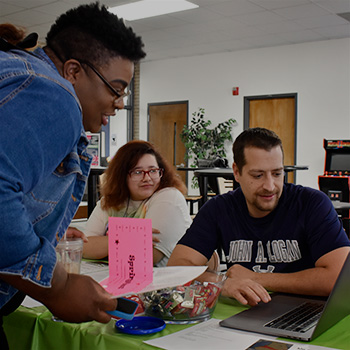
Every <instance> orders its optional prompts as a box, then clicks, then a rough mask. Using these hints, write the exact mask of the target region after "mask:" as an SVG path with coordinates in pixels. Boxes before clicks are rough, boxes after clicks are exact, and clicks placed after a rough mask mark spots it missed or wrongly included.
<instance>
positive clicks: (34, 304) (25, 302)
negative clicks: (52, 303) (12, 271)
mask: <svg viewBox="0 0 350 350" xmlns="http://www.w3.org/2000/svg"><path fill="white" fill-rule="evenodd" d="M21 305H22V306H25V307H29V308H32V307H37V306H43V304H42V303H41V302H40V301H37V300H35V299H33V298H31V297H30V296H29V295H26V297H25V298H24V300H23V301H22V304H21Z"/></svg>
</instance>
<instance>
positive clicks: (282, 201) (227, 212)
mask: <svg viewBox="0 0 350 350" xmlns="http://www.w3.org/2000/svg"><path fill="white" fill-rule="evenodd" d="M233 154H234V163H233V173H234V176H235V179H236V181H237V182H238V183H239V184H240V188H238V189H236V190H235V191H231V192H229V193H226V194H223V195H220V196H216V197H214V198H213V199H211V200H210V201H209V202H207V203H206V204H205V205H204V206H203V207H202V208H201V210H200V211H199V213H198V214H197V215H196V217H195V219H194V221H193V224H192V226H191V227H190V228H189V229H188V230H187V232H186V234H185V235H184V236H183V237H182V238H181V240H180V241H179V242H178V244H177V246H176V248H175V249H174V251H173V254H172V255H171V257H170V259H169V262H168V265H205V264H206V263H207V262H208V260H209V259H210V257H211V256H212V254H213V252H214V251H215V249H218V250H222V251H223V253H224V255H225V258H226V263H227V267H228V271H227V277H228V278H227V280H226V282H225V285H224V288H223V291H222V293H223V295H226V296H230V297H234V298H236V299H237V300H238V301H239V302H241V303H242V304H249V305H252V306H253V305H256V304H258V303H259V302H260V301H263V302H269V301H270V296H269V293H268V291H277V292H286V293H297V294H305V295H320V296H327V295H328V294H329V293H330V292H331V290H332V288H333V285H334V283H335V281H336V279H337V276H338V274H339V272H340V270H341V268H342V265H343V263H344V260H345V258H346V256H347V255H348V253H349V251H350V248H349V246H350V242H349V239H348V237H347V236H346V234H345V231H344V229H343V227H342V223H341V221H340V220H339V218H338V215H337V213H336V211H335V210H334V207H333V205H332V203H331V201H330V199H329V198H328V197H327V196H326V195H325V194H324V193H322V192H320V191H318V190H315V189H311V188H308V187H303V186H296V185H293V184H284V183H283V175H284V173H283V148H282V142H281V140H280V138H279V137H278V136H277V135H276V134H275V133H274V132H272V131H270V130H267V129H263V128H252V129H248V130H245V131H244V132H243V133H241V134H240V135H239V136H238V137H237V139H236V140H235V142H234V145H233Z"/></svg>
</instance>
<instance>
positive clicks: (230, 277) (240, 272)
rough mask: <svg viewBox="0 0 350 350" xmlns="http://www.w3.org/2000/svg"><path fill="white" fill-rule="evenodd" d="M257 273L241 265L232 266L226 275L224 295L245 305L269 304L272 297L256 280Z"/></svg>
mask: <svg viewBox="0 0 350 350" xmlns="http://www.w3.org/2000/svg"><path fill="white" fill-rule="evenodd" d="M255 274H256V272H253V271H251V270H248V269H246V268H245V267H243V266H241V265H238V264H236V265H233V266H231V267H230V268H229V269H228V271H227V273H226V275H227V280H226V281H225V284H224V287H223V289H222V295H224V296H228V297H232V298H235V299H237V300H238V301H239V302H240V303H241V304H243V305H247V304H248V305H250V306H255V305H257V304H258V303H259V302H261V301H262V302H264V303H268V302H269V301H270V300H271V297H270V295H269V293H268V292H267V290H266V289H265V288H264V287H263V286H262V285H261V284H260V283H258V282H256V281H255V280H254V277H255Z"/></svg>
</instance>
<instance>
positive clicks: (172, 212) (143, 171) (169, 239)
mask: <svg viewBox="0 0 350 350" xmlns="http://www.w3.org/2000/svg"><path fill="white" fill-rule="evenodd" d="M186 192H187V189H186V186H185V184H184V183H183V182H182V180H181V179H180V177H179V176H178V175H176V173H175V171H174V169H173V168H172V167H171V166H170V165H169V164H168V163H167V161H166V160H165V159H164V158H163V157H162V156H161V155H160V154H159V152H158V151H157V150H156V149H155V148H154V146H153V145H152V144H150V143H148V142H146V141H130V142H128V143H127V144H125V145H124V146H122V147H121V148H120V149H119V150H118V152H117V153H116V155H115V156H114V157H113V159H112V161H111V162H110V164H109V165H108V168H107V170H106V172H105V173H104V178H103V184H102V187H101V193H102V198H101V200H100V201H99V202H98V203H97V205H96V207H95V209H94V210H93V212H92V214H91V216H90V217H89V219H88V221H87V224H86V229H85V231H84V232H85V235H86V236H88V242H86V243H84V252H83V256H84V257H85V258H89V259H102V258H105V257H106V256H107V255H108V235H107V231H108V228H107V224H108V218H109V217H110V216H112V217H131V218H148V219H152V227H153V233H157V234H156V235H154V238H153V265H154V266H165V265H166V263H167V261H168V258H169V257H170V255H171V253H172V251H173V249H174V247H175V245H176V243H177V241H178V240H179V239H180V238H181V237H182V236H183V234H184V233H185V231H186V229H187V228H188V227H189V226H190V225H191V218H190V215H189V210H188V207H187V204H186V200H185V197H184V194H185V193H186Z"/></svg>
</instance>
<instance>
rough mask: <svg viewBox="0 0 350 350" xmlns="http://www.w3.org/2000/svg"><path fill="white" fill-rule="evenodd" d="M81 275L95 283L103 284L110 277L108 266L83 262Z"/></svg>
mask: <svg viewBox="0 0 350 350" xmlns="http://www.w3.org/2000/svg"><path fill="white" fill-rule="evenodd" d="M80 274H81V275H88V276H90V277H92V278H93V279H94V280H95V281H97V282H101V281H102V280H104V279H105V278H106V277H108V275H109V269H108V264H105V263H101V262H95V261H85V260H83V261H82V262H81V267H80Z"/></svg>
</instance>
